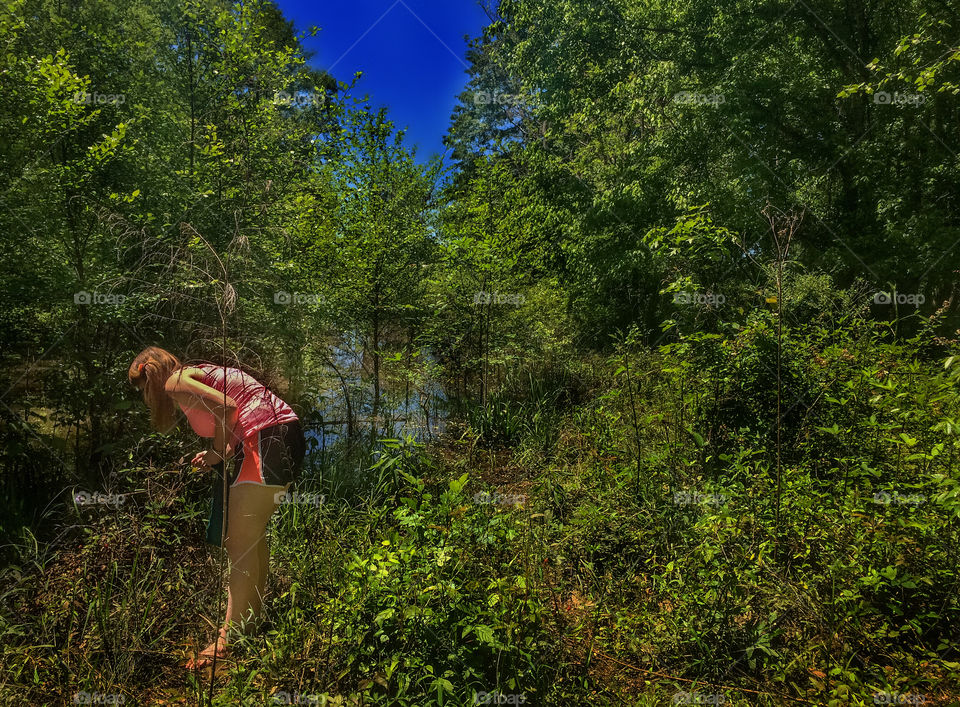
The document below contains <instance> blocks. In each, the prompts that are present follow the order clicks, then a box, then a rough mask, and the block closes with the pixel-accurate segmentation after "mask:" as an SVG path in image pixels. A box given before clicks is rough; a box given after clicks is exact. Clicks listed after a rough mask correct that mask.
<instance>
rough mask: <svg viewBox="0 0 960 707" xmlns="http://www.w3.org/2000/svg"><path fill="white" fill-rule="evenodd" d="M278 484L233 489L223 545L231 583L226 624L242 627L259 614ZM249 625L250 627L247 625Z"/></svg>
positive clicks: (235, 487)
mask: <svg viewBox="0 0 960 707" xmlns="http://www.w3.org/2000/svg"><path fill="white" fill-rule="evenodd" d="M278 490H279V489H277V488H276V487H271V486H263V485H260V484H240V485H238V486H234V487H233V488H231V489H230V519H229V520H228V521H227V537H226V541H225V542H224V545H225V547H226V549H227V554H229V555H230V584H229V590H228V598H227V615H226V618H225V620H224V627H225V628H227V627H232V628H239V627H240V625H241V623H242V622H244V621H249V620H251V619H255V618H257V617H258V616H259V613H260V608H261V605H262V601H261V600H262V596H263V589H264V586H265V583H266V570H265V568H264V564H265V562H266V561H268V558H267V557H266V552H267V550H266V528H267V523H268V522H269V521H270V516H271V515H273V512H274V510H276V507H277V502H276V498H275V497H276V494H277V491H278ZM246 628H249V627H246Z"/></svg>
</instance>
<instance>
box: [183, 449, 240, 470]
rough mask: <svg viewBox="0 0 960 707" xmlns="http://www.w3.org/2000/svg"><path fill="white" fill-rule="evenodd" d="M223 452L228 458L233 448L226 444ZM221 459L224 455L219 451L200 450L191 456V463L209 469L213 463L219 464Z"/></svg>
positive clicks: (222, 459) (231, 454)
mask: <svg viewBox="0 0 960 707" xmlns="http://www.w3.org/2000/svg"><path fill="white" fill-rule="evenodd" d="M224 453H225V454H226V459H229V458H230V457H232V456H233V449H232V448H231V446H230V445H229V444H228V445H227V449H226V450H225V452H224ZM222 461H224V457H223V456H221V455H220V454H219V453H217V452H215V451H213V450H205V451H202V452H197V454H196V455H195V456H194V457H193V460H192V461H191V463H192V464H193V465H194V466H201V467H204V468H207V469H209V468H210V467H212V466H213V465H214V464H219V463H220V462H222Z"/></svg>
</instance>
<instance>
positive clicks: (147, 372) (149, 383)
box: [127, 346, 182, 432]
mask: <svg viewBox="0 0 960 707" xmlns="http://www.w3.org/2000/svg"><path fill="white" fill-rule="evenodd" d="M181 365H182V364H181V363H180V359H178V358H177V357H176V356H174V355H173V354H172V353H170V352H169V351H165V350H164V349H161V348H160V347H159V346H148V347H147V348H145V349H144V350H143V351H141V352H140V353H139V354H137V357H136V358H135V359H133V363H131V364H130V370H129V371H127V378H128V379H129V380H130V384H131V385H133V386H136V387H137V388H139V389H140V390H141V391H142V392H143V401H144V402H145V403H146V404H147V407H148V408H150V422H151V424H152V425H153V428H154V429H155V430H157V431H158V432H169V431H170V430H172V429H173V428H174V426H175V425H176V424H177V417H176V408H175V407H174V404H173V398H171V397H170V396H169V395H167V393H166V391H165V390H164V386H165V385H166V382H167V379H168V378H169V377H170V374H172V373H173V372H174V371H176V370H177V369H179V368H180V367H181Z"/></svg>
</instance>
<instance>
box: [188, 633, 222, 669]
mask: <svg viewBox="0 0 960 707" xmlns="http://www.w3.org/2000/svg"><path fill="white" fill-rule="evenodd" d="M226 634H227V632H226V631H225V630H224V629H220V635H219V637H218V638H217V640H216V641H215V642H214V643H211V644H210V645H209V646H207V647H206V648H204V649H203V650H202V651H200V653H199V655H197V657H196V658H191V659H190V660H188V661H187V664H186V666H184V667H186V669H187V670H194V669H200V668H206V667H209V666H212V665H213V656H214V651H216V656H217V662H218V663H219V662H220V661H221V660H222V659H223V658H226V657H227V656H229V655H230V646H229V645H228V644H227V635H226Z"/></svg>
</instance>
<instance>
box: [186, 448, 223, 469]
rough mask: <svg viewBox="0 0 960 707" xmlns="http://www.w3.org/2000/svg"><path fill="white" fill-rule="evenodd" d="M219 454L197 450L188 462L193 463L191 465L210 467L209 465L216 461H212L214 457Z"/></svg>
mask: <svg viewBox="0 0 960 707" xmlns="http://www.w3.org/2000/svg"><path fill="white" fill-rule="evenodd" d="M219 456H220V455H218V454H216V453H214V452H207V451H203V452H198V453H197V454H196V456H194V457H193V460H192V461H191V462H190V463H191V464H193V466H201V467H204V468H210V467H211V466H213V465H214V464H216V463H217V462H216V461H214V459H215V458H216V457H219Z"/></svg>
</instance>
